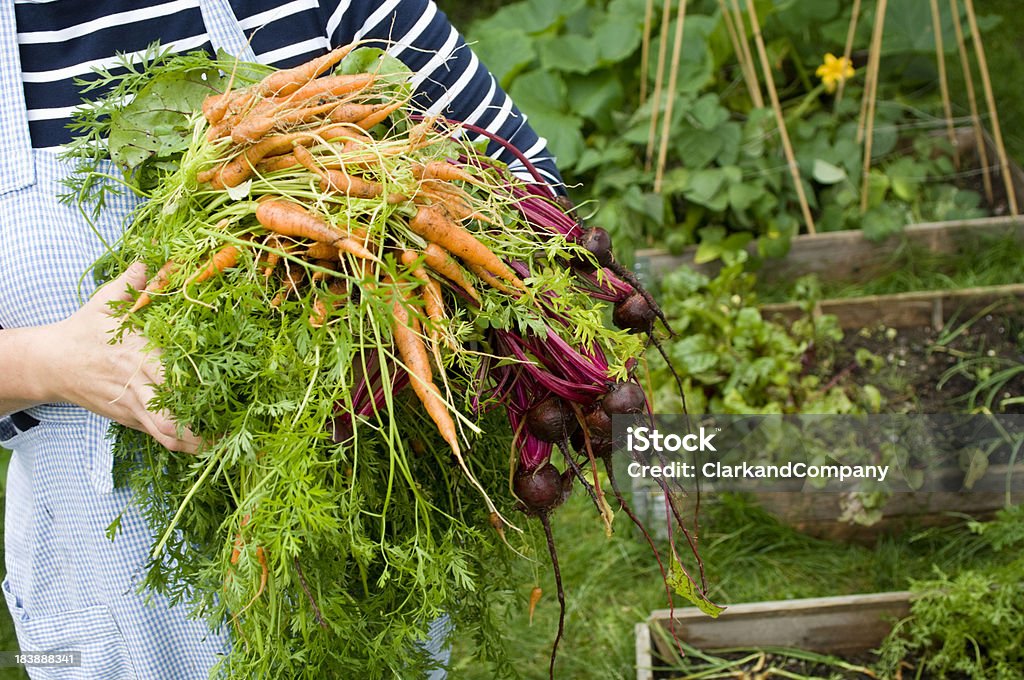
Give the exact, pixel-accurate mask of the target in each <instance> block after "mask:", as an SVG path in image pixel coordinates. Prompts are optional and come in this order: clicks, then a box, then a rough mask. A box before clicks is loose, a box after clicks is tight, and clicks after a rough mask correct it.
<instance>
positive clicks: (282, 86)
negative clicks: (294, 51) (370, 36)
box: [255, 43, 356, 96]
mask: <svg viewBox="0 0 1024 680" xmlns="http://www.w3.org/2000/svg"><path fill="white" fill-rule="evenodd" d="M355 45H356V44H355V43H351V44H349V45H343V46H341V47H338V48H335V49H333V50H331V51H330V52H328V53H327V54H324V55H322V56H320V57H317V58H315V59H310V60H309V61H307V62H306V63H304V64H299V65H298V66H296V67H295V68H290V69H285V70H282V71H275V72H273V73H271V74H270V75H268V76H266V77H265V78H263V80H261V81H260V82H259V83H258V84H257V85H256V88H255V90H256V92H258V93H259V94H261V95H263V96H268V95H274V94H276V95H287V94H293V93H294V92H296V91H297V90H299V89H300V88H302V87H303V86H304V85H306V84H307V83H309V82H310V81H311V80H313V79H314V78H316V77H317V76H318V75H320V74H321V73H323V72H324V71H326V70H327V69H329V68H331V67H332V66H334V65H335V64H337V63H338V62H339V61H341V60H342V59H344V58H345V57H346V55H348V53H349V52H351V51H352V48H353V47H355Z"/></svg>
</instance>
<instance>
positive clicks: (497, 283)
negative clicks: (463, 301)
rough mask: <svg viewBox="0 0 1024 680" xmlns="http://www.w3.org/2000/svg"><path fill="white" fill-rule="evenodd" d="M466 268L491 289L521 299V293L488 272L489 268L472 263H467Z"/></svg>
mask: <svg viewBox="0 0 1024 680" xmlns="http://www.w3.org/2000/svg"><path fill="white" fill-rule="evenodd" d="M466 266H467V267H469V271H471V272H473V273H474V274H476V275H477V276H478V277H479V278H480V280H481V281H483V282H484V283H486V284H487V285H489V286H490V287H491V288H494V289H495V290H500V291H501V292H502V293H505V294H506V295H512V296H515V297H519V296H520V295H522V292H521V291H519V290H516V289H515V288H512V287H510V286H509V285H508V284H506V283H505V282H504V281H502V280H501V279H499V278H498V277H497V276H495V275H494V274H492V273H491V272H490V271H488V270H487V267H481V266H480V265H478V264H473V263H472V262H467V263H466Z"/></svg>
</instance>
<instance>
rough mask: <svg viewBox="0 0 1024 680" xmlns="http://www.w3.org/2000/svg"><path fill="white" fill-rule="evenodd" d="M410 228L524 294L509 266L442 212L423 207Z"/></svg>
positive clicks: (412, 220) (523, 286)
mask: <svg viewBox="0 0 1024 680" xmlns="http://www.w3.org/2000/svg"><path fill="white" fill-rule="evenodd" d="M409 228H410V229H411V230H412V231H413V232H414V233H416V234H419V235H420V236H422V237H423V238H425V239H427V240H428V241H432V242H434V243H436V244H438V245H439V246H441V247H442V248H444V249H445V250H447V251H448V252H450V253H451V254H452V255H455V256H456V257H458V258H459V259H460V260H462V261H463V262H465V263H466V264H468V265H476V266H479V267H481V268H482V269H484V270H486V271H488V272H490V273H492V274H494V275H495V276H497V277H499V278H502V279H504V280H505V281H508V282H509V283H510V284H512V286H514V287H515V288H520V289H523V290H525V289H526V286H525V285H524V284H523V282H522V281H520V280H519V277H518V276H516V275H515V272H513V271H512V270H511V269H509V267H508V265H506V264H505V263H504V262H502V261H501V259H500V258H499V257H498V256H497V255H495V254H494V253H492V252H491V251H490V250H489V249H488V248H487V246H485V245H484V244H483V243H480V241H479V240H478V239H477V238H476V237H475V236H473V235H472V234H471V233H469V232H468V231H466V230H465V229H463V228H462V227H461V226H459V225H458V224H456V223H455V222H453V221H452V219H451V218H450V217H449V216H448V214H447V212H445V211H444V210H443V209H442V208H440V207H438V206H435V205H423V206H420V208H419V209H418V210H417V211H416V216H415V217H413V218H412V219H411V220H409Z"/></svg>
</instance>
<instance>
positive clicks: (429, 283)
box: [402, 250, 444, 341]
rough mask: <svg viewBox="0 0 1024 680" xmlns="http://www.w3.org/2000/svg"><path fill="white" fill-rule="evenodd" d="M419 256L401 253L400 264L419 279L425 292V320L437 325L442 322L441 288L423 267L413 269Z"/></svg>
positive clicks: (433, 337)
mask: <svg viewBox="0 0 1024 680" xmlns="http://www.w3.org/2000/svg"><path fill="white" fill-rule="evenodd" d="M418 259H419V256H418V255H417V254H416V253H414V252H413V251H411V250H403V251H402V264H404V265H405V266H406V267H409V268H410V269H412V273H413V276H415V277H416V278H417V279H419V280H420V281H421V282H422V283H423V285H424V286H425V287H426V290H425V291H424V292H423V302H424V307H425V309H426V311H427V318H428V319H430V320H431V321H433V322H435V323H438V322H441V321H443V320H444V301H443V300H442V298H441V286H440V284H438V282H437V281H435V280H434V279H432V278H430V275H429V274H427V270H426V269H424V268H423V267H414V266H413V265H414V264H415V263H416V260H418ZM435 335H436V333H434V332H433V331H432V332H431V338H432V339H433V340H435V341H436V339H437V338H436V337H435Z"/></svg>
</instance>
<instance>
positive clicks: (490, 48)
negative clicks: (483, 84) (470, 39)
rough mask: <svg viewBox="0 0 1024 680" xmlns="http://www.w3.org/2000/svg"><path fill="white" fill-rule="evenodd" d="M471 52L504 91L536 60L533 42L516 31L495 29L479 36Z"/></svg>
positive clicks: (524, 34) (519, 31) (525, 35)
mask: <svg viewBox="0 0 1024 680" xmlns="http://www.w3.org/2000/svg"><path fill="white" fill-rule="evenodd" d="M472 46H473V51H474V52H475V53H476V55H477V57H479V59H480V61H481V62H482V63H483V64H484V65H485V66H486V67H487V68H488V69H489V70H490V72H491V74H492V75H493V76H494V77H495V78H496V79H497V80H498V83H500V84H501V86H502V87H504V88H505V89H506V90H507V89H508V88H509V87H510V85H511V84H512V81H513V79H514V78H515V77H516V75H518V74H519V73H521V72H522V71H523V70H524V69H525V68H527V67H529V66H530V64H532V63H533V62H534V60H536V58H537V51H536V49H534V41H533V39H531V38H530V36H528V35H527V34H526V33H524V32H523V31H521V30H518V29H514V28H513V29H507V28H496V29H493V30H491V31H488V32H487V33H484V34H483V35H481V37H480V38H479V39H477V40H476V41H475V42H474V43H473V44H472Z"/></svg>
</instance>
